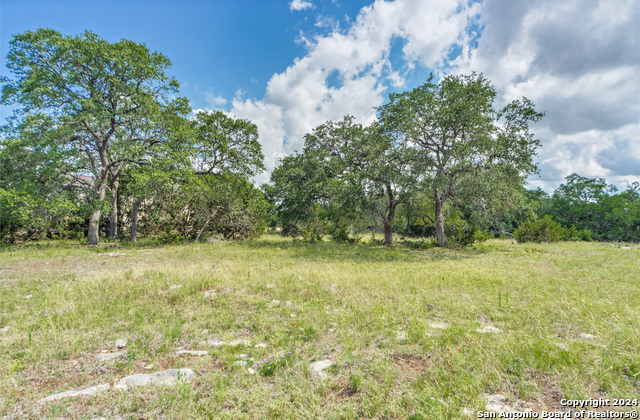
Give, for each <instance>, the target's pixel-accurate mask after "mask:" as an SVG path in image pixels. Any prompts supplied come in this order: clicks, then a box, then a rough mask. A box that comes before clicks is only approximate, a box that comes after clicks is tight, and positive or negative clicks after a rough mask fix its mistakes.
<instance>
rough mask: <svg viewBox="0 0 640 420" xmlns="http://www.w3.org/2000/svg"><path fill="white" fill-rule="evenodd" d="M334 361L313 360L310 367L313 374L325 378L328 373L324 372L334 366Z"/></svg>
mask: <svg viewBox="0 0 640 420" xmlns="http://www.w3.org/2000/svg"><path fill="white" fill-rule="evenodd" d="M333 365H334V363H333V362H332V361H331V360H318V361H317V362H313V363H310V364H309V369H311V375H312V376H315V377H318V378H320V379H325V378H326V377H327V374H326V373H325V372H324V370H325V369H327V368H329V367H331V366H333Z"/></svg>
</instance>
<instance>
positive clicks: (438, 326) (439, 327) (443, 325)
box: [429, 322, 449, 330]
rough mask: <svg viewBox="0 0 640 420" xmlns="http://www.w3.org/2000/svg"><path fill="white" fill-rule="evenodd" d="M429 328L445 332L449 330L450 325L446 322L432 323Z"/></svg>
mask: <svg viewBox="0 0 640 420" xmlns="http://www.w3.org/2000/svg"><path fill="white" fill-rule="evenodd" d="M429 327H431V328H435V329H437V330H444V329H447V328H449V324H447V323H444V322H432V323H430V324H429Z"/></svg>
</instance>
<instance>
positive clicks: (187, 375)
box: [116, 369, 195, 389]
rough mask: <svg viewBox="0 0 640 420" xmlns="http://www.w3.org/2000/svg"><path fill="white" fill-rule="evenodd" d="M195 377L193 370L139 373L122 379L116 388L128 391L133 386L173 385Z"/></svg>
mask: <svg viewBox="0 0 640 420" xmlns="http://www.w3.org/2000/svg"><path fill="white" fill-rule="evenodd" d="M194 375H195V374H194V373H193V371H192V370H191V369H168V370H163V371H160V372H154V373H139V374H137V375H131V376H125V377H124V378H122V379H120V380H119V381H118V383H117V384H116V388H117V389H127V388H128V387H132V386H144V385H173V384H175V383H176V382H178V381H180V382H189V381H191V379H193V376H194Z"/></svg>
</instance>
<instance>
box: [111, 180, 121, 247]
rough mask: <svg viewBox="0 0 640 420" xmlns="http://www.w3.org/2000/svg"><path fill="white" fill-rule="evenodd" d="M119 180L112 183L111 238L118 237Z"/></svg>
mask: <svg viewBox="0 0 640 420" xmlns="http://www.w3.org/2000/svg"><path fill="white" fill-rule="evenodd" d="M118 184H119V182H118V180H115V181H114V182H113V183H112V184H111V212H110V213H109V238H112V239H115V238H117V237H118Z"/></svg>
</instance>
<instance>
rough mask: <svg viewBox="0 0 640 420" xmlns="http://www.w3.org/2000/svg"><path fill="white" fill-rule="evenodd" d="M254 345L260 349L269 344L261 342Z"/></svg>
mask: <svg viewBox="0 0 640 420" xmlns="http://www.w3.org/2000/svg"><path fill="white" fill-rule="evenodd" d="M254 347H255V348H257V349H259V348H267V345H266V344H265V343H260V344H256V345H255V346H254Z"/></svg>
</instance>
